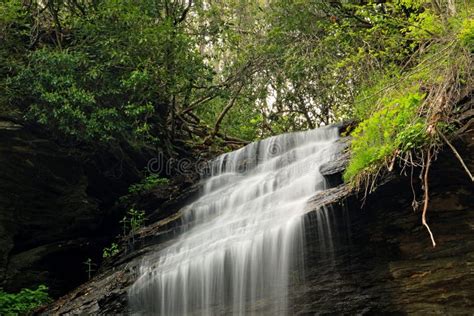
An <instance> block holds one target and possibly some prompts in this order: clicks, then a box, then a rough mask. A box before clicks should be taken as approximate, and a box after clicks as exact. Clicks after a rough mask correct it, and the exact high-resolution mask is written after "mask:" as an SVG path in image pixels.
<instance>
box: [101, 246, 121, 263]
mask: <svg viewBox="0 0 474 316" xmlns="http://www.w3.org/2000/svg"><path fill="white" fill-rule="evenodd" d="M119 252H120V249H119V246H118V245H117V244H116V243H112V245H110V247H106V248H104V249H103V250H102V258H104V259H106V258H111V257H114V256H116V255H117V254H118V253H119Z"/></svg>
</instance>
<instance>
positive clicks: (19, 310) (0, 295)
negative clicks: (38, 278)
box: [0, 285, 52, 315]
mask: <svg viewBox="0 0 474 316" xmlns="http://www.w3.org/2000/svg"><path fill="white" fill-rule="evenodd" d="M51 301H52V300H51V298H50V297H49V296H48V287H47V286H45V285H39V286H38V288H36V289H35V290H32V289H22V290H21V291H20V292H18V293H7V292H5V291H3V289H0V315H18V314H27V313H29V312H31V311H33V310H34V309H35V308H37V307H39V306H41V305H44V304H47V303H49V302H51Z"/></svg>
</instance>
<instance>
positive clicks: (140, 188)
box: [128, 174, 169, 195]
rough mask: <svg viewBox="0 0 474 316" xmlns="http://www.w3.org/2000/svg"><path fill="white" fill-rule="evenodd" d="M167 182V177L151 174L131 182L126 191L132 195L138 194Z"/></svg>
mask: <svg viewBox="0 0 474 316" xmlns="http://www.w3.org/2000/svg"><path fill="white" fill-rule="evenodd" d="M168 183H169V180H168V179H166V178H160V177H159V176H158V175H156V174H152V175H149V176H148V177H146V178H144V179H143V180H142V181H140V182H139V183H136V184H132V185H131V186H130V187H129V188H128V193H129V194H132V195H134V194H139V193H142V192H146V191H150V190H152V189H154V188H156V187H157V186H159V185H167V184H168Z"/></svg>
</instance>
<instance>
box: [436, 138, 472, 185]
mask: <svg viewBox="0 0 474 316" xmlns="http://www.w3.org/2000/svg"><path fill="white" fill-rule="evenodd" d="M438 134H439V136H441V138H442V139H443V140H444V141H445V142H446V144H448V146H449V147H450V148H451V150H452V151H453V153H454V155H455V156H456V158H458V160H459V162H460V163H461V165H462V166H463V168H464V170H466V173H467V175H468V176H469V178H471V181H472V182H474V176H473V175H472V173H471V171H470V170H469V168H468V167H467V166H466V164H465V163H464V160H463V159H462V157H461V155H460V154H459V153H458V151H457V150H456V148H454V146H453V145H452V144H451V143H450V142H449V140H448V139H447V138H446V136H444V135H443V133H441V132H440V131H438Z"/></svg>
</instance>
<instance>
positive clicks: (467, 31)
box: [458, 18, 474, 53]
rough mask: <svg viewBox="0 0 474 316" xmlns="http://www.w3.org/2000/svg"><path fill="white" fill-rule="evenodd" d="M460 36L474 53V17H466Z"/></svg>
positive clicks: (467, 47)
mask: <svg viewBox="0 0 474 316" xmlns="http://www.w3.org/2000/svg"><path fill="white" fill-rule="evenodd" d="M458 37H459V40H460V42H461V44H462V45H463V46H464V47H466V49H468V50H470V51H471V53H474V19H472V18H471V19H469V18H467V19H464V21H463V24H462V28H461V30H460V31H459V35H458Z"/></svg>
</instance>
